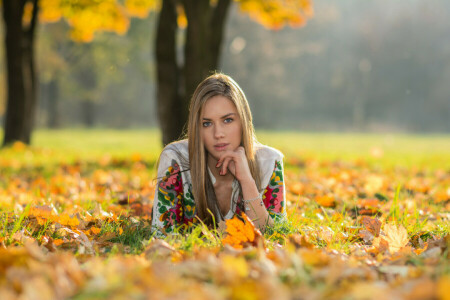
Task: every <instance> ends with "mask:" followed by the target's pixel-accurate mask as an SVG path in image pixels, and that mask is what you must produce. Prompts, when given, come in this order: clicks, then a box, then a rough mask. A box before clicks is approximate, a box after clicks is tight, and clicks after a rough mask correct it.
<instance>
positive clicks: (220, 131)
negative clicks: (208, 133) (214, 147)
mask: <svg viewBox="0 0 450 300" xmlns="http://www.w3.org/2000/svg"><path fill="white" fill-rule="evenodd" d="M224 136H225V134H224V131H223V128H222V126H220V125H216V126H214V137H215V138H216V139H218V138H223V137H224Z"/></svg>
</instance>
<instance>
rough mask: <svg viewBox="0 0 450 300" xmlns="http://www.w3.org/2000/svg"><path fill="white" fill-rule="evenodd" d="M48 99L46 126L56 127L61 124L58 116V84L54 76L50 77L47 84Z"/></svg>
mask: <svg viewBox="0 0 450 300" xmlns="http://www.w3.org/2000/svg"><path fill="white" fill-rule="evenodd" d="M47 91H48V95H47V97H48V101H47V113H48V117H47V126H48V128H51V129H56V128H59V127H60V126H61V119H60V116H59V102H58V98H59V84H58V81H57V79H56V78H52V79H51V80H50V82H49V83H48V84H47Z"/></svg>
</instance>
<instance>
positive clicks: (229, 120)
mask: <svg viewBox="0 0 450 300" xmlns="http://www.w3.org/2000/svg"><path fill="white" fill-rule="evenodd" d="M224 122H225V123H231V122H233V118H226V119H225V120H224Z"/></svg>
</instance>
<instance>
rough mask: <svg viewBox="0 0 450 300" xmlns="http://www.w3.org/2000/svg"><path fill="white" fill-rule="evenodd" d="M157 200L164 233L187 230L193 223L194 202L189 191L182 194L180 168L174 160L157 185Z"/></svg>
mask: <svg viewBox="0 0 450 300" xmlns="http://www.w3.org/2000/svg"><path fill="white" fill-rule="evenodd" d="M158 200H159V201H158V204H157V208H156V209H157V210H158V212H159V213H160V217H159V221H161V222H162V224H163V228H164V231H165V232H166V233H170V232H173V231H174V229H175V228H176V227H179V226H181V227H182V229H187V228H188V227H189V226H190V225H191V224H192V223H195V221H196V219H195V218H194V217H195V202H194V199H192V193H191V190H190V189H189V190H188V192H187V193H186V195H184V193H183V181H182V178H181V172H180V166H179V165H178V163H177V162H176V161H175V160H172V163H171V166H170V167H169V168H168V170H167V172H166V175H165V176H164V177H163V179H162V180H161V181H160V182H159V183H158Z"/></svg>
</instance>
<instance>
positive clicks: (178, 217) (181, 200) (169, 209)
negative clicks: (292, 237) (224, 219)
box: [152, 143, 286, 237]
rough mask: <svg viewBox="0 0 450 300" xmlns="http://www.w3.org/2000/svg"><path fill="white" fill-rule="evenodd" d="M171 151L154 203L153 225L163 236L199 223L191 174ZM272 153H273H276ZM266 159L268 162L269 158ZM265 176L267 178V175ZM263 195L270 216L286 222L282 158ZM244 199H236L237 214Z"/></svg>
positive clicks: (162, 168)
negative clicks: (182, 166) (182, 168)
mask: <svg viewBox="0 0 450 300" xmlns="http://www.w3.org/2000/svg"><path fill="white" fill-rule="evenodd" d="M186 147H187V143H186ZM168 153H170V152H168ZM168 153H167V154H166V155H165V157H167V159H165V160H163V163H162V164H161V165H160V167H161V169H160V170H159V171H158V174H159V176H162V179H160V180H159V181H158V183H157V190H156V193H155V201H154V206H153V213H154V215H153V223H152V226H154V227H155V229H157V231H156V235H157V236H160V237H163V236H165V235H167V234H169V233H173V232H175V231H178V230H180V231H181V232H183V231H184V232H185V231H188V230H190V229H192V228H193V226H192V225H193V224H195V223H198V219H197V218H196V205H195V200H194V196H193V194H192V183H191V182H190V181H191V179H190V173H189V172H186V173H184V171H182V170H181V168H180V165H179V163H178V162H177V160H176V158H173V156H172V155H169V154H168ZM271 154H272V155H273V152H272V153H271ZM278 157H279V155H278ZM264 161H265V163H267V160H264ZM272 161H273V160H272ZM159 172H161V173H159ZM266 175H269V174H266ZM265 178H266V180H267V177H265ZM184 181H186V182H184ZM262 195H263V196H262V199H263V203H264V205H265V207H266V208H267V211H268V212H269V215H270V216H271V218H272V219H273V220H274V221H275V222H280V221H284V220H285V219H286V203H285V200H284V183H283V163H282V161H281V160H280V161H277V160H275V166H274V169H273V171H272V174H271V178H270V180H269V183H268V185H267V187H266V188H265V189H264V192H263V194H262ZM241 198H242V197H241V196H238V197H237V199H236V200H237V205H236V206H235V213H237V214H240V213H241V211H242V209H243V207H242V204H243V203H242V199H241Z"/></svg>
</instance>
